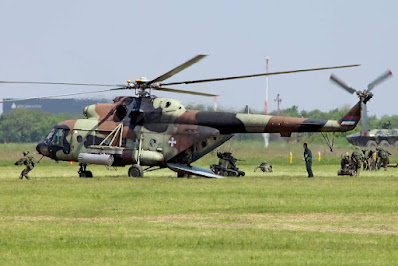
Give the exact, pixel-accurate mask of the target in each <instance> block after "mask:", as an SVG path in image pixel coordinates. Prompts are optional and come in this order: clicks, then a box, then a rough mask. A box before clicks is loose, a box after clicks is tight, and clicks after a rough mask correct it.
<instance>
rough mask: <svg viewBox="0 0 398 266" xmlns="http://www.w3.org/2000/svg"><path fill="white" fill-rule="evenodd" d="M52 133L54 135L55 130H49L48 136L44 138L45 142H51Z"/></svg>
mask: <svg viewBox="0 0 398 266" xmlns="http://www.w3.org/2000/svg"><path fill="white" fill-rule="evenodd" d="M54 133H55V128H53V129H51V131H50V133H48V135H47V137H46V139H45V140H46V142H49V141H51V139H52V137H53V135H54Z"/></svg>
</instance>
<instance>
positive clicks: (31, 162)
mask: <svg viewBox="0 0 398 266" xmlns="http://www.w3.org/2000/svg"><path fill="white" fill-rule="evenodd" d="M28 154H29V151H24V152H23V155H24V157H22V158H21V159H19V160H18V161H16V162H15V163H14V164H15V165H18V166H19V165H25V169H23V170H22V172H21V175H20V176H19V179H23V178H24V177H25V178H26V179H28V180H30V177H29V176H28V173H29V172H30V171H32V170H33V168H35V158H33V156H30V155H28Z"/></svg>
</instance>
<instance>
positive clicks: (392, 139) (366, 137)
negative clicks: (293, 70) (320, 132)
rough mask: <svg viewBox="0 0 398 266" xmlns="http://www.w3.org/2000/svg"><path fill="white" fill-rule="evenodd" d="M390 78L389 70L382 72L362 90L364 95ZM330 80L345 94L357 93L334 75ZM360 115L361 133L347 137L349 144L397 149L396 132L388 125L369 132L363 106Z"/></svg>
mask: <svg viewBox="0 0 398 266" xmlns="http://www.w3.org/2000/svg"><path fill="white" fill-rule="evenodd" d="M391 76H392V72H391V70H388V71H386V72H384V73H383V74H382V75H381V76H379V77H378V78H377V79H375V80H374V81H373V82H371V83H369V84H368V88H367V89H366V90H364V91H363V92H364V93H369V92H370V91H371V90H373V88H374V87H375V86H376V85H378V84H380V83H381V82H383V81H384V80H386V79H387V78H389V77H391ZM330 80H331V81H333V82H335V83H336V84H337V85H339V86H340V87H342V88H343V89H344V90H346V91H347V92H349V93H351V94H353V93H355V92H356V93H358V91H357V90H355V89H354V88H352V87H351V86H349V85H348V84H347V83H345V82H343V81H342V80H340V79H339V78H337V77H336V76H334V75H331V76H330ZM361 109H362V114H361V117H362V118H361V124H362V132H356V133H354V134H351V135H348V136H347V137H346V138H347V140H348V142H349V143H351V144H353V145H356V146H367V147H377V146H382V147H390V146H395V147H398V130H397V129H391V128H389V127H391V124H390V125H386V128H383V129H373V130H370V127H369V120H368V113H367V108H366V105H365V104H362V106H361Z"/></svg>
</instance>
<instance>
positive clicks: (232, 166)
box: [210, 152, 245, 176]
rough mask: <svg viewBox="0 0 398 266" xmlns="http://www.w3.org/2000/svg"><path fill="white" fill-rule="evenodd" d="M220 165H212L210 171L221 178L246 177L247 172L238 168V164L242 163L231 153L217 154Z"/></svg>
mask: <svg viewBox="0 0 398 266" xmlns="http://www.w3.org/2000/svg"><path fill="white" fill-rule="evenodd" d="M217 157H218V158H219V162H218V164H212V165H210V170H211V171H212V172H213V173H215V174H217V175H221V176H245V172H243V171H240V170H239V168H238V167H236V162H237V161H240V160H239V159H236V158H235V157H234V156H232V153H230V152H217Z"/></svg>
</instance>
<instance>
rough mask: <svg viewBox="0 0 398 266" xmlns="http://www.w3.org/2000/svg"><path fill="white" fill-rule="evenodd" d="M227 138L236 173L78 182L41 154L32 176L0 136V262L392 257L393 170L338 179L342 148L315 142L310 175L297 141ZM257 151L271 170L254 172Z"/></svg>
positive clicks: (397, 244) (110, 174) (102, 173)
mask: <svg viewBox="0 0 398 266" xmlns="http://www.w3.org/2000/svg"><path fill="white" fill-rule="evenodd" d="M233 145H235V146H233V147H231V149H232V150H235V151H236V156H237V157H239V158H241V159H244V160H245V161H242V162H241V166H242V167H241V168H242V169H243V170H244V171H246V173H247V176H246V177H244V178H225V179H217V180H214V179H204V178H191V179H178V178H176V175H175V173H173V172H171V171H169V170H161V171H155V172H152V173H149V174H147V175H146V177H145V178H140V179H133V178H128V177H126V172H127V168H120V169H118V170H113V169H110V170H106V168H105V167H101V166H90V167H89V169H90V170H91V171H93V173H94V176H95V177H94V178H93V179H83V178H78V177H77V173H76V171H77V168H78V166H77V165H76V164H74V165H70V164H69V163H66V162H63V163H54V162H52V161H49V160H46V159H43V160H42V161H41V162H40V164H38V165H37V167H36V168H35V169H34V171H32V174H31V176H32V180H31V181H26V180H23V181H21V180H17V177H18V175H19V173H20V171H21V170H22V168H21V167H16V166H14V165H13V164H12V163H13V162H14V161H15V160H16V159H18V157H19V156H20V155H21V154H20V152H21V151H22V150H24V149H30V150H32V147H33V145H32V144H26V145H12V144H8V145H0V148H1V151H0V159H1V162H0V212H1V217H0V254H1V255H0V264H3V265H4V264H138V265H139V264H151V265H154V264H157V265H158V264H160V265H169V264H173V265H182V264H184V265H186V264H193V265H198V264H212V265H220V264H221V265H225V264H229V265H231V264H232V265H241V264H313V265H318V264H377V265H383V264H385V265H391V264H398V254H397V250H398V217H397V214H398V181H397V180H398V169H389V170H388V171H387V172H384V171H380V172H366V173H362V175H361V176H360V177H355V178H351V177H337V176H336V173H337V170H338V168H339V167H338V159H339V156H340V153H341V152H344V150H343V149H341V150H339V151H338V152H336V153H334V154H331V153H329V152H327V151H325V150H322V149H324V148H322V147H314V148H313V152H314V153H317V151H318V150H319V151H321V152H322V156H323V159H322V161H321V162H317V161H316V162H314V166H313V168H314V174H315V175H316V178H314V179H308V178H307V177H306V173H305V167H304V165H303V162H302V161H300V160H299V159H300V156H301V153H302V149H301V148H300V147H292V146H282V147H272V148H271V149H269V150H266V151H262V150H261V147H259V145H253V146H251V144H245V145H243V144H240V143H235V144H233ZM348 150H349V149H348ZM289 152H293V154H294V161H293V164H292V165H290V164H289V163H288V159H289ZM393 155H394V157H393V159H395V158H397V156H396V155H397V153H396V152H395V151H394V152H393ZM37 158H39V157H37ZM262 160H268V161H269V162H271V163H272V164H273V166H274V169H275V172H274V173H271V174H267V173H260V172H257V173H253V168H254V166H255V164H257V163H259V162H261V161H262ZM216 161H217V160H216V157H215V154H211V155H209V156H207V157H205V158H203V159H202V160H201V161H199V162H198V163H197V165H199V166H203V167H208V165H209V164H210V163H214V162H216Z"/></svg>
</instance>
